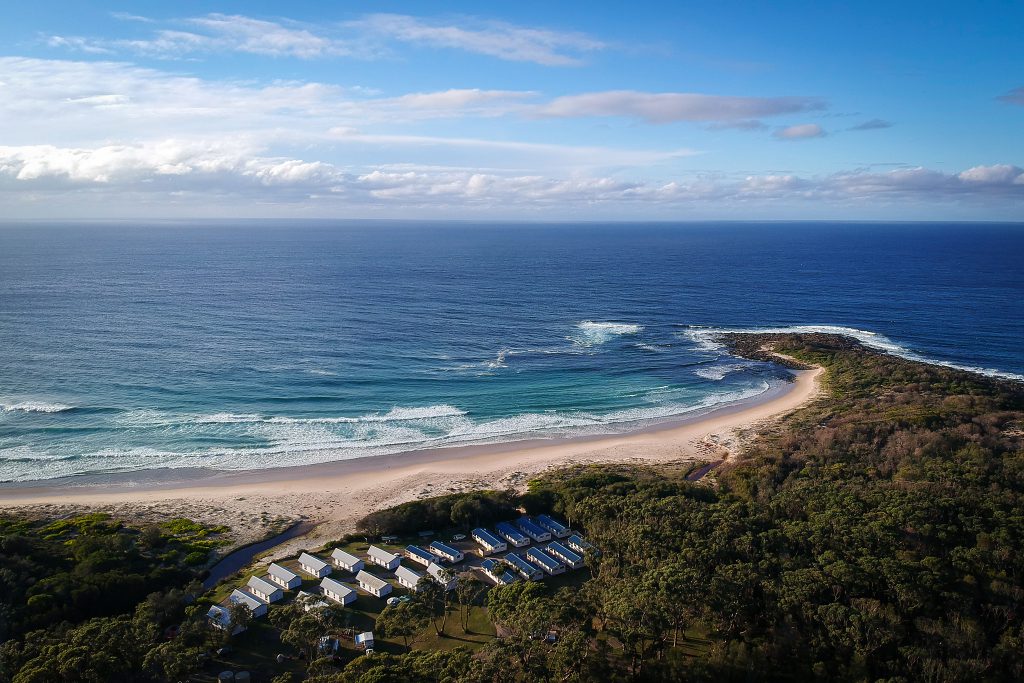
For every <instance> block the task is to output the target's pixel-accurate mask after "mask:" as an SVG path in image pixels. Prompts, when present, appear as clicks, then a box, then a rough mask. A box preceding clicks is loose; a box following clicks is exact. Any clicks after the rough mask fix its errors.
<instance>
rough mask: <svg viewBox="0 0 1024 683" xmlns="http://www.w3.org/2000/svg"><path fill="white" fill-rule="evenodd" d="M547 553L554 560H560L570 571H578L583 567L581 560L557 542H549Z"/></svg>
mask: <svg viewBox="0 0 1024 683" xmlns="http://www.w3.org/2000/svg"><path fill="white" fill-rule="evenodd" d="M547 551H548V555H552V556H554V558H555V559H557V560H561V561H562V562H564V563H565V564H566V566H567V567H569V568H570V569H579V568H580V567H582V566H583V558H582V557H580V556H579V555H577V554H576V553H575V552H573V551H572V550H569V549H568V548H566V547H565V546H564V545H562V544H561V543H559V542H558V541H551V543H548V547H547Z"/></svg>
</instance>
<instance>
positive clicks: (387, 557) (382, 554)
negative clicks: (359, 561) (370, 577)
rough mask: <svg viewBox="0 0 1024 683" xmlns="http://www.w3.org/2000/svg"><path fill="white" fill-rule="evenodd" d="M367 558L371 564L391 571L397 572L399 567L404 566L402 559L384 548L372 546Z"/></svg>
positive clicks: (367, 552)
mask: <svg viewBox="0 0 1024 683" xmlns="http://www.w3.org/2000/svg"><path fill="white" fill-rule="evenodd" d="M366 556H367V557H369V558H370V563H371V564H375V565H378V566H381V567H384V568H385V569H387V570H389V571H395V569H397V568H398V565H400V564H402V558H400V557H399V556H398V555H395V554H394V553H389V552H388V551H387V550H384V549H383V548H378V547H377V546H375V545H371V546H370V549H369V550H367V551H366Z"/></svg>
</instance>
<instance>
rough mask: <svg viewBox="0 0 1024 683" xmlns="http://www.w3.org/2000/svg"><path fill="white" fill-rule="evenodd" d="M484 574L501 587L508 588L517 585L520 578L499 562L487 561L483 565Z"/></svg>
mask: <svg viewBox="0 0 1024 683" xmlns="http://www.w3.org/2000/svg"><path fill="white" fill-rule="evenodd" d="M480 566H481V567H483V570H484V572H485V573H486V574H487V576H489V577H490V578H491V580H493V581H494V583H496V584H498V585H499V586H507V585H509V584H510V583H515V581H516V580H517V579H518V577H517V576H516V575H515V574H513V573H512V572H510V571H508V570H507V569H505V567H504V566H503V565H501V564H500V563H499V560H493V559H490V558H488V559H486V560H484V561H483V562H482V563H481V564H480Z"/></svg>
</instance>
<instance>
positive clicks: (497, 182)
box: [0, 1, 1024, 220]
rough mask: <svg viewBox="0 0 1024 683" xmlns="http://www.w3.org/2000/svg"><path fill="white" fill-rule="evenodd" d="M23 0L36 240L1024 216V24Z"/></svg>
mask: <svg viewBox="0 0 1024 683" xmlns="http://www.w3.org/2000/svg"><path fill="white" fill-rule="evenodd" d="M339 5H341V4H340V3H326V2H321V3H312V2H293V3H289V4H288V5H287V6H285V5H284V4H282V3H269V2H220V3H207V2H179V3H157V2H151V3H141V2H137V3H106V4H104V3H102V2H95V3H88V4H87V3H79V2H34V3H17V4H16V5H12V6H11V7H6V8H5V10H4V21H3V22H2V23H0V205H2V206H3V209H4V210H3V213H4V214H6V215H7V216H9V217H15V218H17V217H24V218H64V217H97V218H103V217H130V218H164V217H169V218H174V217H249V216H273V217H387V218H408V217H423V218H495V219H539V220H543V219H556V220H561V219H619V220H631V219H632V220H648V219H651V220H693V219H707V218H714V219H730V218H736V219H795V218H823V219H847V218H848V219H854V218H856V219H893V220H913V219H925V220H930V219H962V220H1020V219H1021V218H1022V216H1024V170H1022V169H1021V166H1024V51H1022V50H1021V45H1022V43H1021V38H1020V34H1021V27H1024V5H1022V4H1021V3H1017V2H974V3H952V2H948V3H943V2H928V3H925V2H901V3H882V2H878V3H871V2H859V3H832V2H817V3H810V2H802V3H797V2H773V3H753V2H749V3H739V2H723V1H719V2H687V3H680V2H673V3H656V2H646V3H644V2H640V3H607V4H606V5H601V4H596V3H593V2H590V3H583V2H559V3H553V2H546V3H539V2H518V3H489V4H483V3H443V4H442V3H409V2H407V3H397V2H377V3H365V4H364V5H359V4H357V3H344V5H342V6H339Z"/></svg>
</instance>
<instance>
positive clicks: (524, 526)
mask: <svg viewBox="0 0 1024 683" xmlns="http://www.w3.org/2000/svg"><path fill="white" fill-rule="evenodd" d="M516 526H517V527H519V530H520V531H522V532H523V533H524V534H526V535H527V536H529V537H530V538H532V539H533V540H535V541H537V542H538V543H540V542H542V541H550V540H551V532H550V531H548V530H547V529H542V528H541V527H539V526H537V525H536V524H534V523H533V520H531V519H530V518H529V517H525V516H524V517H520V518H519V519H517V520H516Z"/></svg>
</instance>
